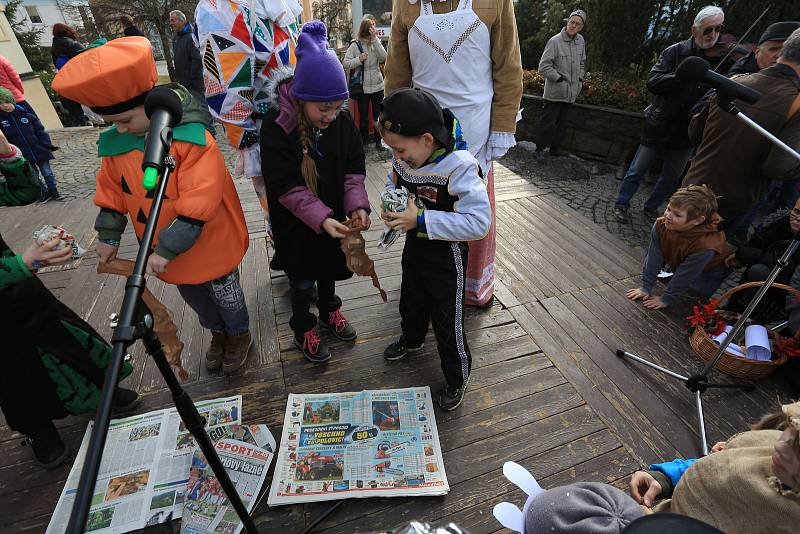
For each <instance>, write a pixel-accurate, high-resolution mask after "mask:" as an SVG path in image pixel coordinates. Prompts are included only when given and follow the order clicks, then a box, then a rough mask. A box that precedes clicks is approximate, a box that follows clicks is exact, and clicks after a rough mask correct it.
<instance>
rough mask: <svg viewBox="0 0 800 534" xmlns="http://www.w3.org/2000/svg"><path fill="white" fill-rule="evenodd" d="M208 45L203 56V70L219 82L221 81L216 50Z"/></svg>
mask: <svg viewBox="0 0 800 534" xmlns="http://www.w3.org/2000/svg"><path fill="white" fill-rule="evenodd" d="M209 45H210V43H206V52H205V54H203V69H205V71H206V73H207V74H211V75H212V76H213V77H214V78H216V80H217V81H221V80H220V77H219V68H217V60H216V59H214V50H213V48H211V46H209Z"/></svg>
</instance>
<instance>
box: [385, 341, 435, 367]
mask: <svg viewBox="0 0 800 534" xmlns="http://www.w3.org/2000/svg"><path fill="white" fill-rule="evenodd" d="M424 346H425V343H420V345H419V346H418V347H409V346H406V341H405V339H403V336H400V339H399V340H397V341H395V342H394V343H392V344H391V345H389V346H388V347H386V349H384V351H383V357H384V358H385V359H387V360H389V361H390V362H393V361H395V360H401V359H403V358H405V357H406V354H409V353H414V352H419V351H421V350H422V348H423V347H424Z"/></svg>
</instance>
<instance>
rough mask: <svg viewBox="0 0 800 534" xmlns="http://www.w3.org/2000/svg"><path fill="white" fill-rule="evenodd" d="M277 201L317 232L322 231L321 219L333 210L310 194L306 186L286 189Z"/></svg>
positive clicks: (329, 214)
mask: <svg viewBox="0 0 800 534" xmlns="http://www.w3.org/2000/svg"><path fill="white" fill-rule="evenodd" d="M278 202H280V203H281V205H282V206H283V207H284V208H286V209H287V210H289V211H291V212H292V215H294V216H295V217H297V218H298V219H300V220H301V221H303V223H305V224H306V226H308V227H309V228H311V229H312V230H314V231H315V232H317V233H318V234H321V233H322V223H323V221H325V219H327V218H328V217H330V216H331V215H333V210H332V209H330V208H329V207H328V206H326V205H325V203H324V202H322V201H321V200H320V199H319V198H317V197H316V196H314V195H313V194H311V191H309V190H308V188H307V187H299V186H298V187H294V188H292V189H290V190H288V191H287V192H286V193H284V194H283V195H281V196H280V197H279V198H278Z"/></svg>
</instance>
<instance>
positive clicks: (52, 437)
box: [22, 421, 69, 470]
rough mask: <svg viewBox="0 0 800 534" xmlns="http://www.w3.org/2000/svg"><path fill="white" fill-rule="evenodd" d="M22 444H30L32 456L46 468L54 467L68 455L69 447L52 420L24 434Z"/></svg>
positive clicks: (61, 462)
mask: <svg viewBox="0 0 800 534" xmlns="http://www.w3.org/2000/svg"><path fill="white" fill-rule="evenodd" d="M22 444H23V445H30V447H31V450H32V451H33V457H34V458H36V461H37V462H39V463H40V464H41V465H42V467H44V468H45V469H47V470H50V469H55V468H56V467H58V466H60V465H61V464H63V463H64V461H65V460H66V459H67V457H68V456H69V448H68V447H67V444H66V443H64V440H62V439H61V436H60V435H59V434H58V430H56V427H55V426H54V425H53V423H52V422H50V421H48V424H47V425H45V426H43V427H42V428H40V429H39V430H37V431H35V432H31V433H30V434H28V435H27V436H25V440H24V441H23V442H22Z"/></svg>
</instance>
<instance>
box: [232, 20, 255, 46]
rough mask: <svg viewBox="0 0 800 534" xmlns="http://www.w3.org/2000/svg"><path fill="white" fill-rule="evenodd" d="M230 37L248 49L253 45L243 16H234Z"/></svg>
mask: <svg viewBox="0 0 800 534" xmlns="http://www.w3.org/2000/svg"><path fill="white" fill-rule="evenodd" d="M231 36H233V37H236V38H237V39H239V40H240V41H241V42H243V43H244V44H246V45H247V46H248V47H251V48H252V46H253V43H252V42H251V41H250V31H249V30H248V29H247V24H245V22H244V14H242V13H239V14H238V15H237V16H236V20H234V21H233V27H232V28H231Z"/></svg>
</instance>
